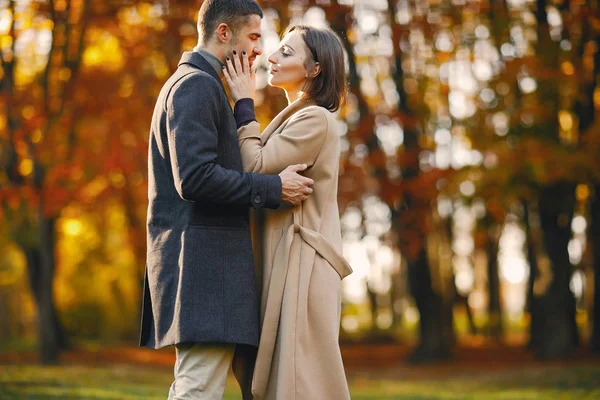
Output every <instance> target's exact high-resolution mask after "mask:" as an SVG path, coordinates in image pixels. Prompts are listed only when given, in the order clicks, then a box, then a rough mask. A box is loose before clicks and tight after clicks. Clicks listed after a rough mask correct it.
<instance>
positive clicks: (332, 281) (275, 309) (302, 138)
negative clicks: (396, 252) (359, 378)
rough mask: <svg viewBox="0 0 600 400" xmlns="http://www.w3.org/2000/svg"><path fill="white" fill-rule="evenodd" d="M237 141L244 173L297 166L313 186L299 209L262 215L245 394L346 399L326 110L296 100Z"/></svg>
mask: <svg viewBox="0 0 600 400" xmlns="http://www.w3.org/2000/svg"><path fill="white" fill-rule="evenodd" d="M238 135H239V141H240V148H241V151H242V160H243V163H244V170H245V171H253V172H262V173H266V174H278V173H280V172H281V171H283V170H284V169H285V168H286V167H287V166H288V165H291V164H301V163H305V164H307V165H308V166H309V168H308V169H307V171H305V173H304V175H305V176H307V177H310V178H312V179H313V180H314V181H315V184H314V186H313V189H314V192H313V194H312V195H311V196H310V197H309V198H308V199H307V200H306V201H304V202H303V204H302V205H301V206H299V207H295V208H290V207H281V208H279V209H278V210H268V211H266V212H265V214H264V221H263V223H264V225H263V230H262V233H263V235H262V246H263V248H262V253H263V257H262V263H263V265H262V267H263V268H262V298H261V322H262V325H261V326H262V328H261V338H260V345H259V349H258V357H257V361H256V367H255V371H254V379H253V383H252V392H253V394H254V396H255V399H258V400H262V399H267V400H346V399H349V398H350V394H349V391H348V384H347V382H346V375H345V373H344V365H343V363H342V357H341V354H340V348H339V344H338V337H339V325H340V316H341V280H342V279H343V278H344V277H345V276H347V275H348V274H350V273H351V272H352V270H351V269H350V266H349V265H348V263H347V262H346V260H345V259H344V257H342V255H341V249H342V239H341V232H340V218H339V211H338V205H337V189H338V168H339V167H338V165H339V154H340V139H339V125H338V122H337V121H336V120H335V118H334V116H333V114H332V113H331V112H329V111H328V110H327V109H325V108H323V107H319V106H315V105H312V104H310V103H308V102H306V101H304V100H298V101H296V102H294V103H292V104H291V105H289V106H288V107H287V108H286V109H285V110H283V111H282V112H281V113H280V114H279V115H278V116H277V117H276V118H275V119H274V120H273V121H272V122H271V123H270V124H269V126H268V127H267V128H266V129H265V130H264V132H263V133H262V135H261V132H260V126H259V124H258V123H257V122H252V123H250V124H248V125H246V126H244V127H242V128H240V129H239V130H238ZM258 240H261V239H260V238H258Z"/></svg>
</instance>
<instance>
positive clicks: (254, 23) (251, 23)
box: [229, 14, 263, 66]
mask: <svg viewBox="0 0 600 400" xmlns="http://www.w3.org/2000/svg"><path fill="white" fill-rule="evenodd" d="M260 22H261V19H260V17H259V16H258V15H256V14H254V15H250V16H249V17H248V23H246V24H244V25H242V27H241V28H240V29H239V30H238V32H236V34H235V36H234V38H233V40H232V41H231V42H230V46H231V49H230V51H229V53H230V54H231V53H232V52H233V50H235V51H237V54H238V56H240V55H241V54H242V51H246V54H248V61H249V62H250V66H252V64H253V63H254V60H256V57H258V56H260V55H261V54H262V52H263V49H262V46H261V44H260V37H261V30H260Z"/></svg>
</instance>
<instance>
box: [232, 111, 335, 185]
mask: <svg viewBox="0 0 600 400" xmlns="http://www.w3.org/2000/svg"><path fill="white" fill-rule="evenodd" d="M327 124H328V121H327V117H326V116H325V114H324V113H323V111H322V110H320V109H319V108H317V107H310V108H306V109H304V110H301V111H299V112H297V113H296V114H295V115H294V116H292V119H291V120H290V122H289V123H288V124H287V125H286V126H285V127H284V128H283V130H282V131H281V133H279V134H277V135H274V136H271V137H270V138H269V140H268V141H267V143H264V144H263V143H262V141H261V135H260V125H259V124H258V123H257V122H256V121H253V122H250V123H249V124H247V125H244V126H242V127H241V128H239V129H238V138H239V143H240V149H241V152H242V161H243V163H244V171H251V172H260V173H265V174H277V173H280V172H281V171H283V170H284V169H285V168H286V167H287V166H288V165H292V164H303V163H304V164H307V165H308V166H309V167H310V166H312V165H313V164H314V162H315V160H316V159H317V156H318V155H319V152H320V151H321V148H322V147H323V143H324V142H325V138H326V137H327V131H328V126H327Z"/></svg>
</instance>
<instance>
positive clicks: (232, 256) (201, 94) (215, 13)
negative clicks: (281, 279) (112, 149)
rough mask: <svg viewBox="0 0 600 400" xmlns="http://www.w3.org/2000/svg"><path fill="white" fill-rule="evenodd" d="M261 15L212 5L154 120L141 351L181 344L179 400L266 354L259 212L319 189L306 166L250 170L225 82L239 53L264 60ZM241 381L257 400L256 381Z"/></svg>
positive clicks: (228, 2) (174, 392) (206, 390)
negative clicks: (255, 244)
mask: <svg viewBox="0 0 600 400" xmlns="http://www.w3.org/2000/svg"><path fill="white" fill-rule="evenodd" d="M261 18H262V10H261V9H260V7H259V6H258V4H257V3H256V2H255V1H253V0H205V1H204V3H203V4H202V7H201V8H200V11H199V13H198V32H199V42H198V47H197V48H196V49H195V50H194V51H193V52H188V53H184V54H183V56H182V58H181V61H180V63H179V67H178V69H177V71H176V72H175V73H174V74H173V76H171V77H170V78H169V80H168V81H167V82H166V84H165V85H164V87H163V89H162V91H161V92H160V95H159V97H158V100H157V103H156V107H155V110H154V115H153V118H152V125H151V129H150V142H149V155H148V198H149V205H148V220H147V229H148V232H147V242H148V243H147V244H148V250H147V266H146V279H145V287H144V305H143V315H142V332H141V339H140V345H143V346H148V347H151V348H161V347H165V346H169V345H176V357H177V359H176V363H175V381H174V382H173V385H172V386H171V389H170V391H169V399H192V398H193V399H211V400H212V399H221V398H222V397H223V393H224V390H225V381H226V377H227V372H228V370H229V367H230V365H231V364H232V361H233V364H234V372H236V368H235V366H236V365H243V364H244V363H245V360H243V359H242V361H241V362H238V359H240V358H242V355H243V354H244V351H246V352H247V350H248V348H250V349H255V348H256V346H258V336H259V327H258V318H259V315H258V299H257V295H256V289H255V288H256V286H255V280H254V265H253V259H252V250H251V249H252V247H251V241H250V231H249V222H248V212H249V207H250V206H252V207H255V208H260V207H268V208H277V207H279V205H280V203H281V202H282V201H283V202H285V203H288V204H290V205H297V204H299V203H300V202H301V201H303V200H305V199H306V198H307V197H308V196H309V195H310V193H311V192H312V189H311V185H312V184H313V182H312V180H310V179H308V178H306V177H303V176H301V175H299V174H298V173H297V172H299V171H302V170H303V169H304V168H306V166H304V165H296V166H290V167H288V168H287V169H286V170H285V171H283V172H282V173H281V174H279V176H277V175H262V174H255V173H244V172H242V161H241V156H240V150H239V146H238V138H237V133H236V129H237V126H236V121H235V119H234V116H233V112H232V110H231V107H230V105H229V101H228V98H227V95H226V94H225V91H224V88H223V85H222V83H221V80H220V79H221V78H220V74H221V71H222V65H223V62H224V60H225V59H226V57H227V55H228V54H233V53H234V50H235V52H236V53H237V54H239V53H243V52H245V54H248V55H249V58H250V60H252V61H254V59H255V58H256V57H257V56H259V55H260V54H261V53H262V48H261V44H260V41H259V39H260V36H261V29H260V24H261ZM240 101H252V100H251V99H243V100H240ZM250 353H252V352H250ZM246 364H247V363H246ZM241 372H242V373H241V374H238V373H236V377H238V380H240V386H241V387H242V391H243V394H244V398H251V394H249V392H248V389H249V385H248V379H249V377H250V376H251V373H249V372H248V371H241ZM244 372H245V376H244Z"/></svg>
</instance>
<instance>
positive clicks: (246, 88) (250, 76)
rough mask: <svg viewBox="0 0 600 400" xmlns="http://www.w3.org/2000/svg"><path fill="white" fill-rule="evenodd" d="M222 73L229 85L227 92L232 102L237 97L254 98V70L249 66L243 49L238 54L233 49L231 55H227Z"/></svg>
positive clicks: (236, 99) (235, 100)
mask: <svg viewBox="0 0 600 400" xmlns="http://www.w3.org/2000/svg"><path fill="white" fill-rule="evenodd" d="M240 58H241V60H240ZM223 75H224V76H225V80H226V81H227V84H228V85H229V92H230V93H231V97H232V98H233V101H234V102H237V101H238V100H239V99H245V98H254V90H255V88H256V71H254V70H252V69H251V68H250V63H249V62H248V54H246V52H245V51H242V54H241V56H239V55H238V54H236V51H235V50H234V52H233V57H227V60H226V62H225V66H224V67H223Z"/></svg>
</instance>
